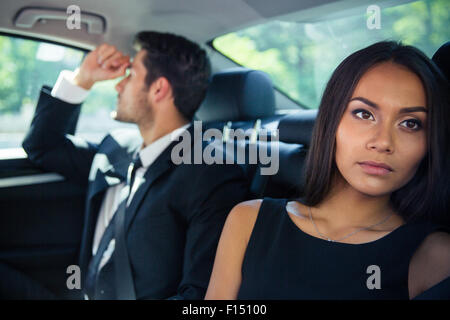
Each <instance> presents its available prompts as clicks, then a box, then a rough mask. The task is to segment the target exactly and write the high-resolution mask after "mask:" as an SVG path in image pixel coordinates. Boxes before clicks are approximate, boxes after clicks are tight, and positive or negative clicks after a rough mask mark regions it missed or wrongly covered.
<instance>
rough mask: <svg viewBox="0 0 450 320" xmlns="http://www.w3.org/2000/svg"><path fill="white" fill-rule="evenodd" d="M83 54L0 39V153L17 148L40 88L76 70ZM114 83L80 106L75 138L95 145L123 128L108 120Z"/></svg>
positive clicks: (21, 40) (102, 86)
mask: <svg viewBox="0 0 450 320" xmlns="http://www.w3.org/2000/svg"><path fill="white" fill-rule="evenodd" d="M84 54H85V52H84V51H83V50H80V49H73V48H69V47H66V46H62V45H56V44H50V43H47V42H41V41H36V40H31V39H24V38H19V37H12V36H8V35H0V79H1V80H0V149H5V148H20V147H21V145H22V140H23V138H24V136H25V134H26V132H27V130H28V127H29V125H30V123H31V120H32V117H33V114H34V110H35V108H36V104H37V100H38V98H39V92H40V90H41V87H42V86H43V85H48V86H53V85H54V84H55V82H56V79H57V78H58V75H59V73H60V71H62V70H65V69H67V70H75V69H76V68H77V67H79V65H80V63H81V61H82V60H83V57H84ZM117 81H118V80H113V81H105V82H103V83H98V84H96V85H95V86H94V87H93V89H92V90H91V92H90V93H89V97H88V98H87V100H86V101H85V103H84V104H83V109H82V111H81V115H80V119H79V121H78V126H77V134H80V135H81V136H85V137H87V138H89V139H91V140H93V141H99V140H100V139H101V138H102V137H103V136H104V135H105V134H106V133H107V132H108V131H109V130H111V129H113V128H115V127H120V126H124V124H121V123H119V122H116V121H114V120H112V119H110V117H109V114H110V112H111V111H112V110H114V109H115V106H116V96H117V94H116V91H115V90H114V85H115V83H117ZM2 154H3V153H2Z"/></svg>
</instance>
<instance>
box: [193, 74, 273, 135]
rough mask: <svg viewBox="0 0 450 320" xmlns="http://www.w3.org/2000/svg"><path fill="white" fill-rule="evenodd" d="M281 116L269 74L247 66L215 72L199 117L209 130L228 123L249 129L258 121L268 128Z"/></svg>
mask: <svg viewBox="0 0 450 320" xmlns="http://www.w3.org/2000/svg"><path fill="white" fill-rule="evenodd" d="M279 118H281V116H280V115H275V94H274V90H273V84H272V80H271V79H270V77H269V75H267V73H265V72H263V71H258V70H252V69H246V68H232V69H228V70H225V71H221V72H218V73H215V74H214V75H213V76H212V77H211V83H210V86H209V88H208V92H207V94H206V97H205V99H204V101H203V103H202V105H201V106H200V108H199V110H198V111H197V113H196V119H198V120H202V121H203V127H204V128H206V129H208V128H218V129H223V128H224V126H226V125H227V126H228V128H229V129H237V128H241V129H243V130H246V129H251V128H255V124H256V121H257V120H260V121H259V123H260V125H261V127H265V126H266V124H269V123H273V122H277V120H278V119H279ZM275 125H276V124H275ZM275 127H276V126H275ZM256 129H258V126H256Z"/></svg>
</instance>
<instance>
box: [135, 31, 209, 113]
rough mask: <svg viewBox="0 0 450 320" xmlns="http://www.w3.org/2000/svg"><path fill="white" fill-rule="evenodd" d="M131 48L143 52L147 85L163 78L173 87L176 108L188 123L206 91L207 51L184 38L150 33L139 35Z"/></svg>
mask: <svg viewBox="0 0 450 320" xmlns="http://www.w3.org/2000/svg"><path fill="white" fill-rule="evenodd" d="M134 48H135V49H136V50H141V49H144V50H145V51H146V55H145V56H144V58H143V62H144V65H145V67H146V68H147V76H146V78H145V83H146V85H147V86H150V85H151V84H152V83H153V81H155V80H156V79H158V78H159V77H165V78H166V79H167V80H168V81H169V83H170V85H171V86H172V92H173V98H174V104H175V106H176V107H177V109H178V111H179V112H180V113H181V114H182V115H183V116H184V117H185V118H186V119H187V120H189V121H191V120H192V118H193V116H194V114H195V112H196V111H197V109H198V108H199V107H200V104H201V102H202V101H203V99H204V98H205V95H206V89H207V88H208V82H209V77H210V74H211V66H210V62H209V59H208V56H207V54H206V51H205V50H203V49H202V48H200V46H199V45H198V44H196V43H194V42H192V41H190V40H188V39H186V38H184V37H181V36H177V35H174V34H170V33H160V32H153V31H142V32H139V33H138V34H137V35H136V37H135V40H134Z"/></svg>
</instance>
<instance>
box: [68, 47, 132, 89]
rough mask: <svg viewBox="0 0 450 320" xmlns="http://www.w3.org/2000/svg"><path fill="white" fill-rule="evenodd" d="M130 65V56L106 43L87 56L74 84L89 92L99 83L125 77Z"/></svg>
mask: <svg viewBox="0 0 450 320" xmlns="http://www.w3.org/2000/svg"><path fill="white" fill-rule="evenodd" d="M129 65H130V57H129V56H125V55H123V53H122V52H120V51H118V50H117V49H116V47H114V46H112V45H109V44H106V43H104V44H102V45H100V46H98V47H97V48H96V49H95V50H94V51H91V52H90V53H89V54H88V55H87V56H86V58H85V59H84V60H83V62H82V64H81V67H80V69H79V71H78V73H77V75H76V76H75V78H74V83H75V84H76V85H78V86H80V87H82V88H84V89H87V90H89V89H90V88H91V87H92V86H93V85H94V83H95V82H97V81H102V80H110V79H114V78H118V77H121V76H123V75H125V72H126V69H127V68H128V66H129Z"/></svg>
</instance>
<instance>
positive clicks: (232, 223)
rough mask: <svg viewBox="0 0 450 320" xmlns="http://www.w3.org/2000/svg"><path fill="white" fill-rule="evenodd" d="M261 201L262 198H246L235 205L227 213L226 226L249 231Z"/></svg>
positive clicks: (238, 230) (239, 230) (251, 228)
mask: <svg viewBox="0 0 450 320" xmlns="http://www.w3.org/2000/svg"><path fill="white" fill-rule="evenodd" d="M262 201H263V200H262V199H255V200H248V201H244V202H241V203H238V204H237V205H235V206H234V208H233V209H232V210H231V211H230V213H229V215H228V218H227V222H226V226H228V227H231V228H233V230H236V231H237V232H245V231H247V232H248V231H249V230H250V232H251V230H253V226H254V225H255V222H256V218H257V216H258V212H259V209H260V207H261V204H262ZM247 232H245V233H247Z"/></svg>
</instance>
